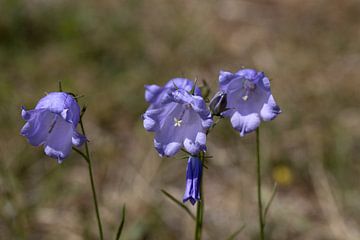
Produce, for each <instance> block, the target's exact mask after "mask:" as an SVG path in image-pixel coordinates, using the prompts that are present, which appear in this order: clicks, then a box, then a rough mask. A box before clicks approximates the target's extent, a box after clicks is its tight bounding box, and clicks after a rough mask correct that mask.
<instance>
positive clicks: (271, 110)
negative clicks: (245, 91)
mask: <svg viewBox="0 0 360 240" xmlns="http://www.w3.org/2000/svg"><path fill="white" fill-rule="evenodd" d="M280 113H281V110H280V108H279V106H278V105H277V104H276V102H275V100H274V97H273V96H272V95H270V96H269V98H268V101H267V103H264V105H263V107H262V108H261V110H260V116H261V119H262V120H263V121H271V120H273V119H274V118H275V117H276V116H277V115H279V114H280Z"/></svg>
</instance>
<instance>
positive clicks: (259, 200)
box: [256, 128, 265, 240]
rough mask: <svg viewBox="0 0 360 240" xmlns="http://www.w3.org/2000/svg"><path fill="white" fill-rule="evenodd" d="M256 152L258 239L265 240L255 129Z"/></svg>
mask: <svg viewBox="0 0 360 240" xmlns="http://www.w3.org/2000/svg"><path fill="white" fill-rule="evenodd" d="M256 152H257V162H256V163H257V195H258V209H259V228H260V229H259V230H260V239H261V240H264V239H265V233H264V227H265V224H264V219H263V216H264V215H263V207H262V200H261V168H260V130H259V128H257V129H256Z"/></svg>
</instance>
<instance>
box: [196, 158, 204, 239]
mask: <svg viewBox="0 0 360 240" xmlns="http://www.w3.org/2000/svg"><path fill="white" fill-rule="evenodd" d="M200 160H201V164H203V163H204V153H203V152H200ZM200 196H201V199H200V201H198V202H197V209H196V227H195V240H200V239H201V233H202V224H203V217H204V207H205V198H204V191H203V171H202V172H201V176H200Z"/></svg>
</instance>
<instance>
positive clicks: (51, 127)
mask: <svg viewBox="0 0 360 240" xmlns="http://www.w3.org/2000/svg"><path fill="white" fill-rule="evenodd" d="M55 124H56V119H55V120H54V122H53V123H52V124H51V126H50V129H49V132H48V133H51V132H52V130H53V129H54V127H55Z"/></svg>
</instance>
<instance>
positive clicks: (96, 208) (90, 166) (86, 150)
mask: <svg viewBox="0 0 360 240" xmlns="http://www.w3.org/2000/svg"><path fill="white" fill-rule="evenodd" d="M80 126H81V131H82V134H83V135H84V136H86V133H85V129H84V124H83V122H82V119H81V118H80ZM76 152H78V153H79V154H80V155H81V156H82V157H83V158H84V159H85V160H86V162H87V164H88V170H89V176H90V182H91V190H92V194H93V200H94V205H95V212H96V218H97V223H98V227H99V234H100V239H101V240H103V239H104V235H103V230H102V225H101V219H100V212H99V207H98V202H97V197H96V190H95V184H94V177H93V171H92V165H91V158H90V152H89V146H88V143H87V141H85V154H84V153H82V152H81V151H76Z"/></svg>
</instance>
